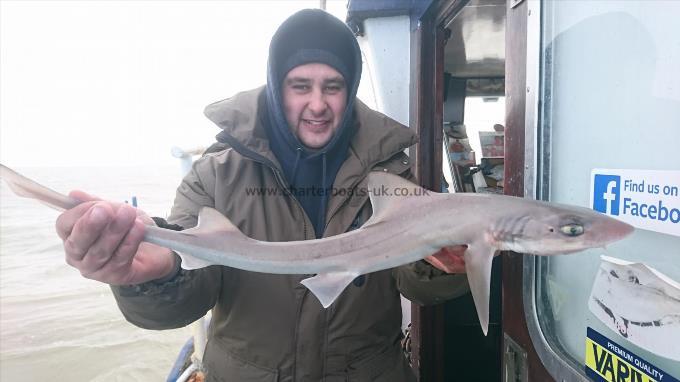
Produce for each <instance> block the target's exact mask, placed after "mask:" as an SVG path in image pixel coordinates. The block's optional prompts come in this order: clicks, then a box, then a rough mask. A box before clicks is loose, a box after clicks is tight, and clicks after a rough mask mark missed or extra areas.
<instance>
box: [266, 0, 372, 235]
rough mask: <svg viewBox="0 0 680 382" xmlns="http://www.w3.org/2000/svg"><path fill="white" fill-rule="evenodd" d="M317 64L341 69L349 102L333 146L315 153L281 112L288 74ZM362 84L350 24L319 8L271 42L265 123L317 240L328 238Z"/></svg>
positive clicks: (299, 16)
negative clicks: (330, 205)
mask: <svg viewBox="0 0 680 382" xmlns="http://www.w3.org/2000/svg"><path fill="white" fill-rule="evenodd" d="M312 62H314V63H323V64H326V65H329V66H331V67H332V68H334V69H335V70H337V71H338V72H339V73H340V74H341V75H342V76H343V79H344V80H345V86H346V90H347V100H346V102H347V103H346V106H345V111H344V114H343V115H342V116H340V117H341V118H340V122H339V126H338V129H337V131H336V132H335V134H333V137H332V138H331V140H330V141H329V142H328V143H326V144H325V145H324V146H323V147H321V148H319V149H315V150H312V149H309V148H307V147H306V146H305V145H303V144H302V143H301V142H300V140H299V139H298V138H297V137H296V136H295V135H294V134H293V133H292V132H291V130H290V127H289V126H288V122H287V120H286V117H285V112H284V111H283V107H282V105H283V97H282V87H283V81H284V78H285V77H286V74H287V73H288V71H290V70H291V69H292V68H294V67H296V66H299V65H303V64H307V63H312ZM360 79H361V50H360V49H359V44H358V43H357V40H356V38H355V37H354V35H353V34H352V32H351V31H350V29H349V28H348V27H347V25H345V24H344V23H343V22H342V21H340V20H338V19H337V18H335V17H333V16H332V15H330V14H328V13H326V12H324V11H322V10H320V9H305V10H302V11H299V12H297V13H295V14H294V15H292V16H290V17H289V18H288V19H286V21H284V22H283V24H281V26H280V27H279V28H278V29H277V31H276V33H275V34H274V36H273V37H272V41H271V44H270V46H269V59H268V62H267V86H266V93H265V94H266V96H265V98H266V104H267V111H268V115H267V117H268V118H265V119H264V120H263V123H264V127H265V130H266V132H267V136H268V137H269V144H270V147H271V149H272V151H273V152H274V155H276V158H277V159H278V160H279V162H280V164H281V168H282V169H283V176H284V178H285V180H286V181H287V182H288V185H289V187H290V190H291V193H292V194H293V195H294V196H295V198H296V199H297V200H298V202H300V205H301V206H302V208H303V210H304V211H305V213H307V216H309V218H310V219H311V221H312V225H313V227H314V231H315V234H316V237H317V238H319V237H321V236H322V235H323V229H324V227H323V222H324V220H325V213H326V208H325V207H326V203H327V202H328V193H329V191H330V187H331V186H332V185H333V181H334V180H335V176H336V174H337V173H338V170H339V169H340V166H341V165H342V163H343V162H344V160H345V157H346V156H347V148H348V147H349V142H350V139H351V138H352V135H353V134H354V131H353V129H352V127H353V121H352V116H353V110H354V100H355V98H356V94H357V90H358V88H359V80H360Z"/></svg>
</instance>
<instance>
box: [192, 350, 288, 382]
mask: <svg viewBox="0 0 680 382" xmlns="http://www.w3.org/2000/svg"><path fill="white" fill-rule="evenodd" d="M220 355H221V356H222V357H220V359H219V360H211V361H212V362H210V363H209V364H206V365H205V368H206V382H260V381H262V382H277V381H278V379H279V371H278V370H276V369H269V368H266V367H263V366H260V365H256V364H254V363H252V362H249V361H246V360H244V359H241V358H240V357H238V356H236V355H233V354H231V353H229V352H222V353H221V354H220Z"/></svg>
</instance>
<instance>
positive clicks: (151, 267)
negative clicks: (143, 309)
mask: <svg viewBox="0 0 680 382" xmlns="http://www.w3.org/2000/svg"><path fill="white" fill-rule="evenodd" d="M70 196H71V197H72V198H75V199H77V200H81V201H84V203H81V204H79V205H78V206H76V207H74V208H72V209H70V210H68V211H65V212H64V213H62V214H61V215H60V216H59V217H58V218H57V223H56V229H57V234H58V235H59V237H60V238H61V239H62V240H63V241H64V251H65V253H66V263H68V264H69V265H71V266H72V267H74V268H76V269H78V270H79V271H80V274H81V275H83V277H86V278H88V279H93V280H97V281H101V282H104V283H108V284H114V285H126V284H141V283H143V282H147V281H150V280H155V279H159V278H162V277H165V276H167V275H169V274H170V273H171V272H172V271H173V270H174V269H175V257H174V255H173V254H172V252H171V251H170V250H169V249H167V248H163V247H159V246H157V245H153V244H149V243H143V242H142V238H143V237H144V230H145V228H144V227H145V225H153V224H154V222H153V220H152V219H151V218H150V217H149V216H147V215H146V214H145V213H144V212H143V211H141V210H138V209H136V208H134V207H132V206H129V205H127V204H124V203H111V202H105V201H101V200H99V199H97V198H95V197H93V196H90V195H88V194H86V193H83V192H79V191H73V192H71V193H70Z"/></svg>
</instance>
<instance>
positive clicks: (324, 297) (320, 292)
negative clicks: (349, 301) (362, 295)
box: [300, 272, 359, 308]
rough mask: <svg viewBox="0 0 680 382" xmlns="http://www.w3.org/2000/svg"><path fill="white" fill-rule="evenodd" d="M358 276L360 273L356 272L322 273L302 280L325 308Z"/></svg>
mask: <svg viewBox="0 0 680 382" xmlns="http://www.w3.org/2000/svg"><path fill="white" fill-rule="evenodd" d="M357 276H359V273H356V272H333V273H321V274H318V275H316V276H313V277H310V278H307V279H304V280H302V281H300V282H301V283H302V285H304V286H306V287H307V289H309V290H310V291H311V292H312V293H313V294H314V295H315V296H316V298H318V299H319V302H321V305H323V307H324V308H328V307H329V306H330V305H331V304H332V303H333V301H335V300H336V299H337V298H338V296H340V293H342V291H344V290H345V288H346V287H347V285H349V283H351V282H352V281H353V280H354V279H355V278H357Z"/></svg>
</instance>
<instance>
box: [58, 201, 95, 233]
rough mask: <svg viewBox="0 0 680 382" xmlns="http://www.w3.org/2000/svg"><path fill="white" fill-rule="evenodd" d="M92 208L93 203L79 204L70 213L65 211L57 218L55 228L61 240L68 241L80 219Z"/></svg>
mask: <svg viewBox="0 0 680 382" xmlns="http://www.w3.org/2000/svg"><path fill="white" fill-rule="evenodd" d="M90 208H92V203H83V204H79V205H77V206H75V207H73V208H71V209H70V210H68V211H64V212H63V213H62V214H61V215H59V217H57V221H56V223H55V228H56V229H57V235H59V237H60V238H61V240H66V239H67V238H68V237H69V235H71V232H72V231H73V227H74V226H75V225H76V223H77V222H78V219H80V218H81V217H83V215H85V214H86V213H87V212H88V211H89V209H90Z"/></svg>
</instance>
